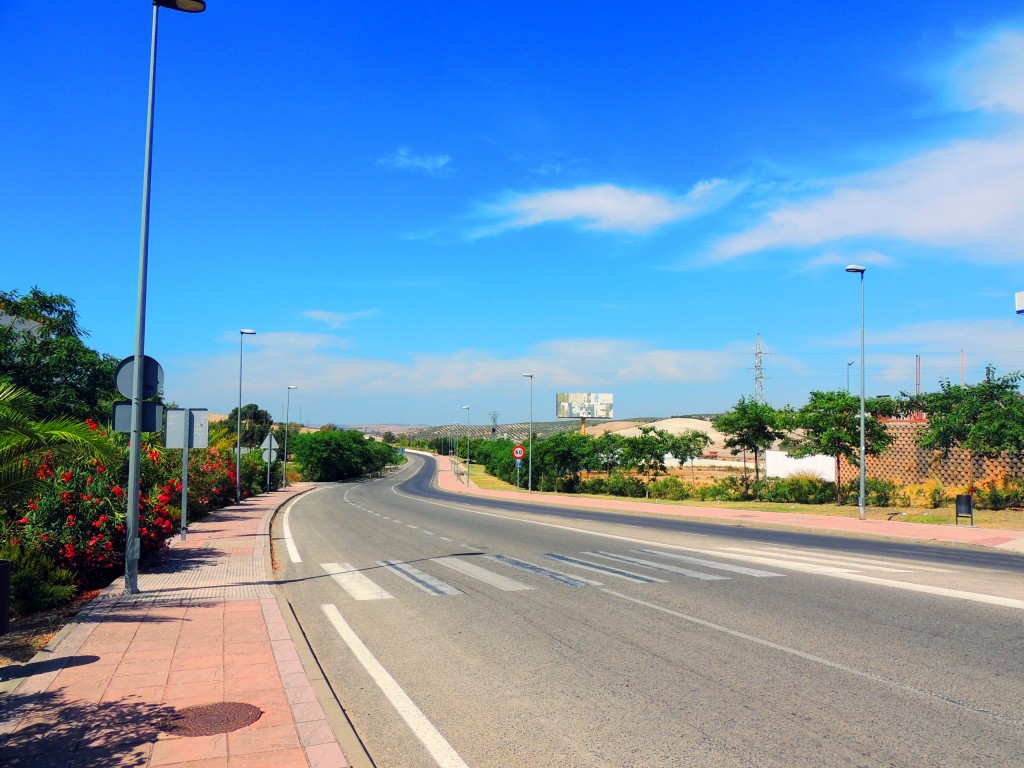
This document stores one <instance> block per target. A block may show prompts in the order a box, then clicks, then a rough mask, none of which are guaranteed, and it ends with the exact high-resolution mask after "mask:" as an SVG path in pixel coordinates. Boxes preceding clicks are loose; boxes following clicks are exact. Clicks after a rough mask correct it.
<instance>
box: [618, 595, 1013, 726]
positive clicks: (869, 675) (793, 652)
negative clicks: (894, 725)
mask: <svg viewBox="0 0 1024 768" xmlns="http://www.w3.org/2000/svg"><path fill="white" fill-rule="evenodd" d="M601 591H602V592H604V593H605V594H607V595H612V596H613V597H619V598H622V599H623V600H628V601H629V602H631V603H636V604H637V605H642V606H644V607H645V608H650V609H651V610H654V611H660V612H661V613H665V614H668V615H669V616H674V617H675V618H677V619H682V620H683V621H688V622H690V623H691V624H697V625H698V626H701V627H705V628H707V629H712V630H714V631H716V632H724V633H725V634H727V635H732V636H733V637H738V638H740V639H741V640H746V641H748V642H751V643H757V644H758V645H763V646H765V647H766V648H771V649H772V650H774V651H779V652H781V653H786V654H789V655H790V656H796V657H797V658H800V659H804V660H805V661H811V662H814V663H815V664H821V665H822V666H825V667H829V668H830V669H835V670H838V671H840V672H846V673H847V674H851V675H856V676H857V677H863V678H866V679H868V680H872V681H874V682H876V683H882V684H883V685H887V686H889V687H890V688H896V689H897V690H900V691H904V692H905V693H911V694H914V695H916V696H924V697H926V698H929V699H936V700H938V701H942V702H944V703H946V704H952V705H953V706H955V707H962V708H964V709H968V710H970V711H972V712H976V713H978V714H981V715H987V716H989V717H994V718H996V719H997V720H1002V721H1003V722H1005V723H1012V724H1013V725H1024V723H1022V722H1021V721H1019V720H1015V719H1013V718H1012V717H1008V716H1007V715H1003V714H1000V713H999V712H992V711H991V710H988V709H983V708H982V707H978V706H976V705H974V704H970V703H968V702H965V701H957V700H956V699H951V698H949V697H947V696H942V695H940V694H938V693H932V692H931V691H924V690H921V689H920V688H914V687H913V686H910V685H904V684H903V683H897V682H896V681H895V680H890V679H889V678H886V677H882V676H881V675H876V674H874V673H873V672H867V671H865V670H863V669H856V668H854V667H848V666H846V665H845V664H840V663H838V662H835V661H830V660H828V659H826V658H824V657H822V656H815V655H814V654H813V653H807V652H806V651H801V650H798V649H796V648H790V647H789V646H787V645H779V644H778V643H773V642H772V641H771V640H765V639H764V638H762V637H756V636H755V635H748V634H747V633H746V632H740V631H739V630H735V629H729V627H723V626H722V625H721V624H715V623H713V622H710V621H707V620H705V619H700V618H697V617H696V616H689V615H688V614H685V613H680V612H679V611H673V610H672V609H671V608H665V607H663V606H660V605H656V604H654V603H649V602H647V601H646V600H640V599H639V598H636V597H630V596H629V595H624V594H622V593H621V592H616V591H614V590H611V589H602V590H601Z"/></svg>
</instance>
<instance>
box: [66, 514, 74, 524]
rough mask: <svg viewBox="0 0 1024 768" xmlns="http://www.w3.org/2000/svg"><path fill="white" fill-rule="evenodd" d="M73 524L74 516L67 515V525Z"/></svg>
mask: <svg viewBox="0 0 1024 768" xmlns="http://www.w3.org/2000/svg"><path fill="white" fill-rule="evenodd" d="M74 524H75V516H74V515H68V525H74Z"/></svg>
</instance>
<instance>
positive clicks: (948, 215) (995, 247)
mask: <svg viewBox="0 0 1024 768" xmlns="http://www.w3.org/2000/svg"><path fill="white" fill-rule="evenodd" d="M859 238H882V239H885V240H903V241H909V242H913V243H918V244H922V245H927V246H930V247H934V248H954V249H960V250H963V251H965V252H967V254H969V255H971V256H973V257H974V258H977V259H987V260H1005V261H1012V260H1016V259H1019V258H1020V253H1021V247H1022V246H1024V137H1021V136H1019V135H1013V136H1008V137H1004V138H1001V139H998V140H991V141H959V142H955V143H953V144H951V145H949V146H947V147H944V148H942V149H938V150H933V151H930V152H925V153H922V154H920V155H918V156H916V157H912V158H910V159H908V160H905V161H903V162H901V163H897V164H895V165H892V166H889V167H887V168H883V169H881V170H878V171H874V172H871V173H867V174H863V175H861V176H855V177H851V178H848V179H844V180H843V181H841V182H840V183H838V184H837V185H836V188H835V189H834V190H833V191H832V192H830V193H829V194H827V195H825V196H823V197H821V198H818V199H814V200H809V201H803V202H796V203H783V204H782V205H780V206H778V207H777V208H776V209H775V210H773V211H771V212H770V213H769V214H768V215H767V216H765V218H764V219H763V220H762V221H761V222H760V223H759V224H756V225H754V226H753V227H751V228H750V229H748V230H747V231H745V232H741V233H739V234H737V235H733V236H730V237H726V238H725V239H723V240H721V241H719V242H718V244H717V245H716V246H715V247H714V249H713V255H714V256H715V257H716V258H718V259H730V258H734V257H737V256H742V255H746V254H750V253H755V252H757V251H763V250H768V249H774V248H800V249H804V248H814V247H818V246H822V245H829V244H835V243H839V242H841V241H844V240H851V239H859Z"/></svg>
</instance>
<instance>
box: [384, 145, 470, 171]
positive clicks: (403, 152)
mask: <svg viewBox="0 0 1024 768" xmlns="http://www.w3.org/2000/svg"><path fill="white" fill-rule="evenodd" d="M451 163H452V157H451V155H414V154H413V153H412V150H411V149H409V148H408V147H399V148H398V149H397V150H395V151H394V152H392V153H391V154H389V155H384V156H383V157H379V158H377V165H382V166H384V167H386V168H397V169H399V170H405V171H419V172H421V173H425V174H427V175H428V176H447V175H448V174H450V173H451V172H452V168H451Z"/></svg>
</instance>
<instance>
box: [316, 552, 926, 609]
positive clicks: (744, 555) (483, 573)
mask: <svg viewBox="0 0 1024 768" xmlns="http://www.w3.org/2000/svg"><path fill="white" fill-rule="evenodd" d="M673 550H675V551H671V552H670V551H665V550H660V549H654V548H640V549H632V550H629V551H628V552H612V551H606V550H587V551H583V552H578V553H564V552H538V553H537V554H536V558H537V559H541V561H542V562H543V561H544V560H547V561H553V562H554V563H557V564H558V565H559V566H560V568H553V567H551V566H549V565H546V564H541V563H540V562H533V560H532V559H523V558H520V557H514V556H512V555H507V554H497V553H484V552H475V553H472V554H462V555H448V556H444V557H433V558H423V559H421V560H416V561H408V560H399V559H395V558H389V559H383V560H377V561H375V562H374V563H373V564H372V565H370V566H369V567H366V568H356V567H354V566H353V565H351V564H349V563H321V564H320V566H321V568H323V570H324V571H325V572H326V573H327V574H328V575H330V576H331V578H333V579H334V581H335V582H336V583H337V584H338V586H340V587H341V588H342V590H344V591H345V592H346V593H347V594H348V595H349V597H350V598H352V599H353V600H360V601H363V600H390V599H394V598H395V597H396V595H398V594H399V593H401V594H418V593H425V594H427V595H429V596H431V597H454V596H457V595H464V594H466V593H467V591H470V592H471V591H474V590H477V591H479V590H482V589H488V588H491V589H497V590H500V591H502V592H528V591H530V590H534V589H537V588H538V587H542V586H544V585H551V584H552V583H554V584H555V585H559V586H563V587H572V588H587V587H600V586H603V585H605V584H606V583H609V582H614V581H626V582H629V583H632V584H636V585H641V586H648V585H650V586H658V585H669V584H672V583H693V582H707V583H714V582H725V581H730V580H732V579H737V578H754V579H763V578H773V577H779V576H783V575H784V574H783V573H782V572H780V571H782V570H788V571H796V572H798V573H815V574H825V575H828V574H837V573H854V572H859V571H867V572H878V571H881V572H886V573H912V572H914V571H915V570H918V571H941V570H945V569H939V568H934V567H927V566H917V565H908V564H906V563H902V562H900V563H894V562H893V561H886V560H882V559H879V558H871V557H857V556H854V555H844V554H835V553H832V552H827V551H821V550H809V549H803V548H800V549H797V548H795V547H783V546H769V545H762V546H756V545H752V546H747V547H719V548H717V549H696V548H692V547H673ZM737 560H740V561H747V562H748V563H753V564H756V565H760V566H768V567H769V568H771V567H774V568H777V569H779V570H767V569H765V568H764V567H760V568H755V567H753V566H752V565H740V564H738V563H737V562H736V561H737ZM511 572H515V577H513V576H512V575H509V574H510V573H511ZM453 574H454V575H453ZM583 574H586V575H583ZM655 574H656V575H655ZM448 579H451V581H448ZM452 582H455V583H452ZM409 586H411V587H414V588H415V590H414V591H413V592H412V593H409V591H408V587H409Z"/></svg>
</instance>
